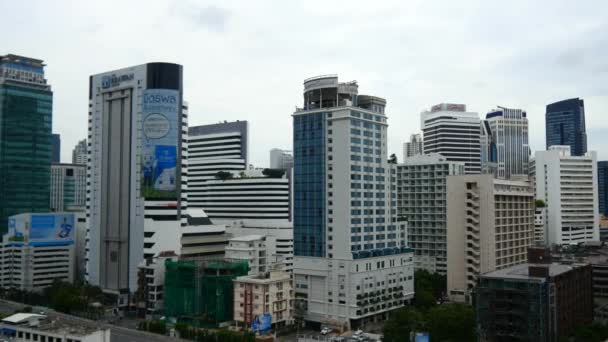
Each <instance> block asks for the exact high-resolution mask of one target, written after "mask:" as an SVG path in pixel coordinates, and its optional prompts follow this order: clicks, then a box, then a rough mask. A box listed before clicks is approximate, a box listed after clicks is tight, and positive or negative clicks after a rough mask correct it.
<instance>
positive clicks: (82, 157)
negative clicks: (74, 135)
mask: <svg viewBox="0 0 608 342" xmlns="http://www.w3.org/2000/svg"><path fill="white" fill-rule="evenodd" d="M88 158H89V157H88V155H87V139H82V140H80V141H79V142H78V144H76V146H74V149H73V150H72V164H79V165H86V164H87V159H88Z"/></svg>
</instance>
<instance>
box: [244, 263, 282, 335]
mask: <svg viewBox="0 0 608 342" xmlns="http://www.w3.org/2000/svg"><path fill="white" fill-rule="evenodd" d="M292 296H293V288H292V283H291V277H290V275H289V274H288V273H286V272H284V271H274V270H273V271H270V272H265V273H261V274H258V275H247V276H242V277H238V278H236V279H235V280H234V320H235V321H237V322H239V323H242V324H244V325H245V326H246V327H249V326H251V323H252V322H253V321H254V319H255V318H256V317H260V316H262V315H264V314H267V313H269V314H270V315H271V317H272V322H271V323H272V326H273V327H275V328H276V327H281V326H285V325H290V324H292V322H293V318H292Z"/></svg>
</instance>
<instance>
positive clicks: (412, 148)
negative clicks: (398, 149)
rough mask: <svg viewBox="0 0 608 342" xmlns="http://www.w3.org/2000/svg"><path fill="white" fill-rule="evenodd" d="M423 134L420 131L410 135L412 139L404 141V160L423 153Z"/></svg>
mask: <svg viewBox="0 0 608 342" xmlns="http://www.w3.org/2000/svg"><path fill="white" fill-rule="evenodd" d="M422 145H423V144H422V135H421V134H419V133H416V134H412V135H410V141H408V142H405V143H403V160H405V159H407V158H409V157H413V156H417V155H419V154H423V151H424V147H423V146H422Z"/></svg>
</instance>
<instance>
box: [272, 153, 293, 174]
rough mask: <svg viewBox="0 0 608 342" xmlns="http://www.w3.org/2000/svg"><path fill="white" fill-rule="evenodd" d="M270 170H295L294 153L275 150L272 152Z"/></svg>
mask: <svg viewBox="0 0 608 342" xmlns="http://www.w3.org/2000/svg"><path fill="white" fill-rule="evenodd" d="M270 168H271V169H282V170H291V169H292V168H293V153H292V152H291V151H288V150H281V149H278V148H273V149H272V150H270Z"/></svg>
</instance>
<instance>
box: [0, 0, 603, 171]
mask: <svg viewBox="0 0 608 342" xmlns="http://www.w3.org/2000/svg"><path fill="white" fill-rule="evenodd" d="M563 4H565V3H563ZM28 6H29V5H28V4H26V3H6V4H1V5H0V10H2V11H3V12H5V13H9V12H10V13H28V18H29V19H28V27H25V26H24V24H23V22H24V21H23V20H21V19H22V18H20V15H15V16H11V17H9V18H6V20H4V21H3V22H2V23H0V28H3V29H5V30H8V29H9V28H11V29H15V28H18V29H19V32H20V35H13V36H8V37H6V40H7V41H6V43H7V44H6V46H10V51H9V50H7V51H3V53H15V54H19V55H24V56H30V57H33V58H40V59H43V60H44V61H45V62H46V64H47V67H46V70H45V71H46V74H47V78H48V79H49V80H50V82H51V84H52V85H53V91H54V108H53V113H54V115H53V117H54V121H53V132H54V133H59V134H61V139H62V144H61V145H62V153H61V154H62V157H63V158H62V162H69V160H68V159H69V156H70V152H71V149H72V148H73V146H75V145H76V143H77V142H78V141H79V140H81V139H83V138H85V137H86V127H87V126H86V125H87V121H86V120H87V119H86V117H87V115H86V113H87V100H86V98H87V91H88V75H91V74H96V73H99V72H103V71H104V70H113V69H116V68H119V67H121V66H124V65H138V64H142V63H146V62H149V61H164V62H171V63H179V64H182V65H184V82H185V84H184V89H185V94H184V96H185V98H184V99H185V100H186V101H188V102H189V107H190V119H189V120H190V124H191V125H193V126H194V125H202V124H212V123H217V122H220V121H223V120H228V121H235V120H247V121H249V122H250V123H251V132H252V134H251V144H252V146H256V149H255V152H254V153H252V155H251V161H252V164H254V165H256V166H265V165H267V164H268V151H269V150H270V149H271V148H275V147H276V148H282V149H290V148H291V145H292V135H291V129H290V127H291V123H292V117H291V115H290V113H292V112H293V109H294V107H295V106H297V105H298V104H300V103H301V97H300V96H298V94H299V90H300V89H301V87H302V80H303V79H304V78H306V77H310V76H312V75H320V74H327V73H337V74H340V75H342V77H343V79H345V80H347V79H356V80H358V81H359V82H361V84H364V85H365V87H364V88H362V89H361V91H362V92H373V93H380V94H383V96H384V97H386V99H387V101H388V106H390V108H391V116H390V118H389V124H390V125H391V127H392V129H391V132H390V133H389V136H388V143H389V146H388V153H389V155H390V154H392V153H395V154H396V155H397V156H399V157H400V156H401V148H402V144H403V142H405V141H407V139H408V137H409V135H410V134H411V133H414V132H418V131H419V130H420V127H419V124H418V116H419V113H420V112H421V111H422V110H424V109H426V108H428V107H430V106H432V105H435V104H437V103H442V102H448V103H463V104H466V105H467V108H468V110H470V111H474V112H478V113H479V114H480V115H483V113H486V112H487V111H489V110H491V109H492V108H494V107H495V106H496V105H499V104H500V105H504V106H507V107H509V108H521V109H523V110H525V111H526V112H527V113H528V118H529V120H530V132H531V134H530V145H531V149H532V151H536V150H544V145H545V135H544V125H545V123H544V113H545V106H546V105H547V104H550V103H554V102H556V101H561V100H564V99H569V98H575V97H579V98H581V99H584V100H585V112H586V120H587V135H588V137H589V142H588V149H589V150H596V151H598V159H599V160H603V159H608V148H606V147H608V141H607V140H606V139H602V136H603V135H605V133H606V132H608V118H607V116H606V113H607V112H608V90H607V89H606V86H605V85H604V84H600V82H601V80H602V77H601V76H602V75H605V73H606V72H607V71H608V66H607V65H606V64H605V62H604V61H603V59H602V58H601V57H602V56H603V55H605V52H606V51H605V49H606V46H608V44H606V43H607V42H608V36H607V35H606V34H605V32H608V29H607V24H606V23H607V21H606V20H605V16H604V15H603V14H602V13H606V11H605V8H604V9H602V7H605V6H608V5H606V4H604V3H600V2H595V3H586V4H579V5H577V6H576V8H570V6H559V5H555V4H554V3H553V2H551V3H549V2H538V3H534V4H529V3H515V4H504V5H492V4H485V3H476V2H466V3H459V4H458V5H457V7H455V6H456V5H451V4H445V3H443V4H430V3H426V2H424V3H408V4H400V3H388V4H382V5H378V6H374V8H368V7H367V6H348V7H344V6H339V5H335V4H324V11H323V13H322V14H319V12H318V11H316V10H315V8H316V5H315V4H314V3H302V4H276V3H256V4H250V3H246V2H244V3H243V2H221V3H220V2H217V3H211V2H210V3H204V4H194V3H192V2H188V3H183V2H179V3H177V2H164V1H163V2H155V3H150V4H148V3H146V6H141V3H129V4H122V5H121V6H122V7H121V8H122V9H123V10H122V11H121V12H119V13H115V12H114V11H113V9H114V8H115V6H114V4H113V3H112V2H108V3H96V4H87V5H85V4H70V5H69V6H70V8H69V9H68V8H67V7H68V4H67V3H53V4H46V3H40V4H37V6H36V8H37V11H34V12H31V11H26V9H27V8H28ZM80 6H87V7H86V8H85V7H80ZM402 6H403V7H402ZM71 12H74V13H85V15H83V16H72V20H70V21H61V20H59V21H56V20H55V19H54V18H58V17H61V14H63V15H65V13H71ZM540 12H542V13H543V17H542V20H541V21H540V22H538V20H537V18H536V16H534V13H540ZM92 13H96V14H95V15H93V14H92ZM134 13H141V14H139V15H137V16H134V15H133V14H134ZM110 14H111V15H110ZM566 16H568V17H569V16H576V17H577V20H576V21H572V22H570V23H569V25H568V29H567V30H566V29H564V27H563V18H564V17H566ZM294 17H295V18H296V20H294ZM345 18H349V20H344V19H345ZM474 18H477V19H476V20H473V19H474ZM479 18H481V20H479ZM364 19H371V20H364ZM352 20H355V21H357V20H360V21H361V22H362V23H363V24H362V25H351V22H352ZM497 21H504V22H510V23H511V24H512V25H509V27H508V30H507V29H504V28H501V27H499V26H500V25H498V26H497V25H493V23H495V22H497ZM126 22H129V23H130V24H129V25H132V26H133V27H140V28H141V30H142V32H146V34H145V35H138V39H126V38H123V39H116V37H117V34H119V33H120V32H122V28H123V27H124V24H125V23H126ZM302 22H306V23H307V25H300V23H302ZM528 22H535V24H534V25H533V29H531V28H532V27H531V26H530V25H527V24H526V23H528ZM30 27H31V28H30ZM41 27H44V30H39V28H41ZM276 27H282V28H283V30H280V31H277V30H276ZM32 28H33V29H32ZM322 33H323V34H322ZM326 33H331V34H326ZM253 35H255V38H253ZM58 37H62V39H55V38H58ZM370 37H373V38H374V39H375V41H376V47H377V50H378V51H383V52H384V53H376V51H374V50H376V49H361V48H360V44H358V42H360V41H365V40H367V39H369V38H370ZM192 42H195V43H194V44H192ZM313 47H314V49H312V48H313ZM303 51H315V52H314V53H303ZM448 53H449V54H448ZM347 55H349V56H350V57H349V58H348V59H345V58H344V56H347ZM75 61H77V62H75ZM201 61H203V62H201ZM252 89H254V90H255V91H251V90H252ZM258 94H273V96H272V98H268V97H262V96H259V95H258ZM245 106H247V110H244V109H243V108H244V107H245ZM79 128H80V129H79ZM266 130H267V131H269V132H272V134H261V133H258V134H256V132H258V131H260V132H263V131H266ZM604 151H606V152H604Z"/></svg>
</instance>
